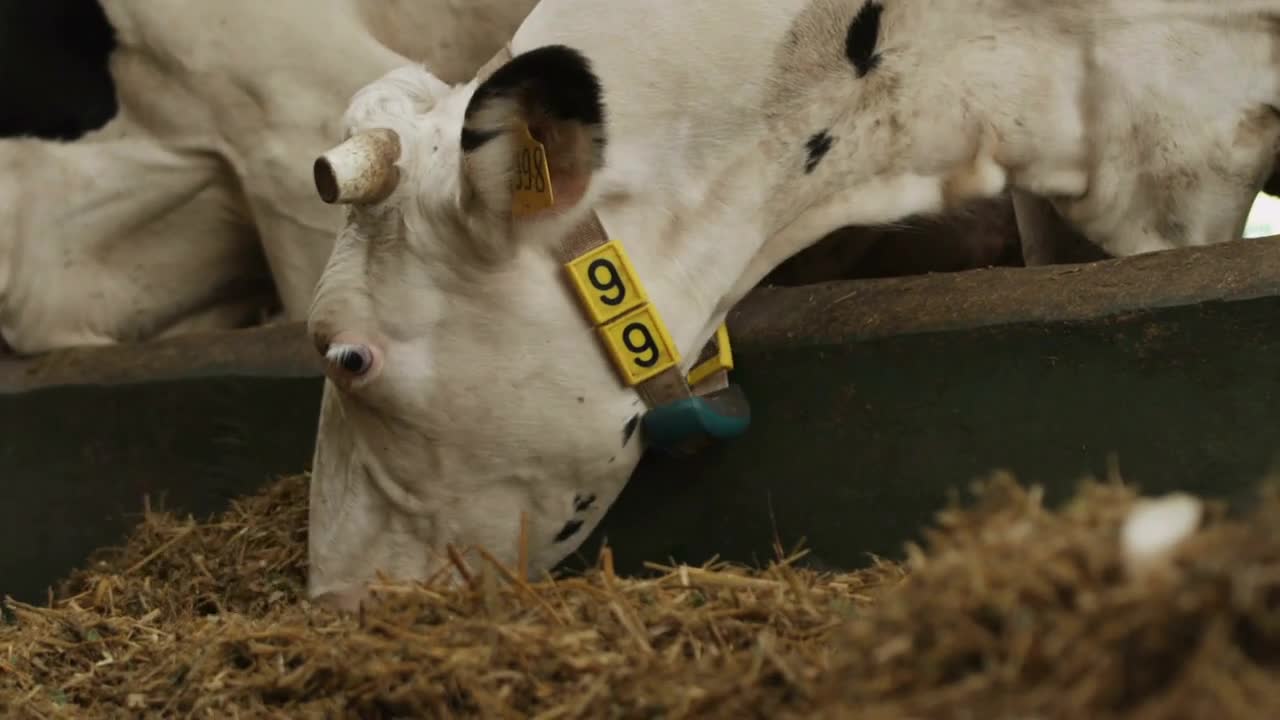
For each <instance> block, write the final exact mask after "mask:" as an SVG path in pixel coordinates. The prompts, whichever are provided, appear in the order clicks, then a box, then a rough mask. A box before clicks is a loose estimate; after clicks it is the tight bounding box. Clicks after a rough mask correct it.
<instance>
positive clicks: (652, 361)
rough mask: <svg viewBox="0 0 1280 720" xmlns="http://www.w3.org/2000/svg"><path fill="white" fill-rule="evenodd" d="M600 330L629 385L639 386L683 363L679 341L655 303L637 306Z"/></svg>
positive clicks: (606, 345)
mask: <svg viewBox="0 0 1280 720" xmlns="http://www.w3.org/2000/svg"><path fill="white" fill-rule="evenodd" d="M599 332H600V336H601V337H602V338H603V339H604V345H605V348H606V349H608V351H609V355H610V356H612V357H613V363H614V365H615V366H616V367H617V368H618V372H619V373H620V374H621V375H622V381H623V382H625V383H626V384H627V385H631V386H634V385H638V384H640V383H642V382H644V381H645V380H648V379H649V378H651V377H653V376H654V375H657V374H658V373H660V372H662V371H663V370H666V369H667V368H669V367H671V366H673V365H675V364H676V363H678V362H680V354H679V352H678V351H677V350H676V344H675V343H674V342H672V341H671V337H670V336H669V335H668V334H667V328H666V326H665V325H663V324H662V319H661V318H660V317H658V314H657V313H656V312H654V310H653V306H652V305H648V304H646V305H644V306H642V307H638V308H636V309H635V310H633V311H631V312H629V313H627V314H626V315H623V316H622V317H620V318H617V319H616V320H613V321H612V322H610V323H609V324H607V325H605V326H604V327H601V328H600V329H599Z"/></svg>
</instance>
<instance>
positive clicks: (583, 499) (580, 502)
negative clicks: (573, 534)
mask: <svg viewBox="0 0 1280 720" xmlns="http://www.w3.org/2000/svg"><path fill="white" fill-rule="evenodd" d="M595 504H596V496H595V495H585V496H584V495H574V496H573V511H574V512H586V511H587V510H590V509H591V506H592V505H595Z"/></svg>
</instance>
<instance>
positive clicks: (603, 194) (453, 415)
mask: <svg viewBox="0 0 1280 720" xmlns="http://www.w3.org/2000/svg"><path fill="white" fill-rule="evenodd" d="M1242 6H1243V4H1232V3H1222V2H1220V0H1159V1H1154V2H1144V1H1143V0H1060V1H1059V2H1056V3H1042V2H1027V0H973V1H971V2H966V3H962V4H951V3H944V4H939V3H938V2H936V0H885V1H884V2H883V3H881V2H877V1H875V0H872V1H870V2H868V1H867V0H813V1H809V0H706V1H705V2H696V3H694V2H685V0H652V1H651V2H647V3H635V2H622V1H621V0H543V2H541V3H540V4H539V5H538V6H537V7H536V8H535V9H534V10H533V11H532V12H531V13H530V15H529V16H528V18H527V19H526V20H525V22H524V23H523V24H522V25H521V26H520V29H519V30H518V31H517V32H516V33H515V35H514V37H513V39H512V40H511V43H510V52H511V54H512V55H513V56H514V57H513V59H510V60H509V61H507V60H506V59H505V57H502V56H499V57H497V58H495V61H494V63H493V64H492V68H490V69H493V68H496V71H495V72H493V73H492V75H488V74H487V72H486V73H484V74H482V77H480V78H478V79H476V80H473V81H470V82H465V83H457V84H450V83H448V82H445V81H442V80H440V79H439V78H437V77H436V76H434V75H433V74H432V73H430V72H429V71H427V70H426V69H424V68H422V67H420V66H413V65H410V66H405V67H402V68H398V69H396V70H394V71H392V72H390V73H388V74H387V75H386V76H385V77H383V78H382V79H380V80H378V81H377V82H374V83H371V84H370V85H369V86H367V87H365V88H364V89H362V90H361V91H360V92H359V93H358V94H357V95H356V96H355V97H354V98H353V100H352V102H351V104H350V106H349V108H348V110H347V112H346V114H345V116H344V118H343V123H344V127H345V128H346V133H347V134H348V136H349V139H348V140H346V141H345V142H344V143H343V144H342V145H340V146H338V147H335V148H334V149H332V150H331V151H330V152H328V153H326V154H325V155H324V156H323V157H322V158H320V159H319V160H318V161H317V174H316V177H317V189H318V191H319V193H320V195H321V196H322V197H323V198H325V199H326V200H329V201H334V202H338V203H344V204H346V205H347V213H348V214H347V219H346V224H345V226H344V227H343V229H342V231H341V232H340V233H339V235H338V238H337V243H336V245H335V249H334V252H333V255H332V256H331V258H330V260H329V263H328V265H327V267H326V268H325V270H324V274H323V276H322V278H321V281H320V283H319V285H318V287H317V291H316V297H315V300H314V303H313V305H312V307H311V310H310V315H309V321H308V322H309V328H310V332H311V333H312V335H313V337H314V340H315V343H316V346H317V349H318V350H319V351H320V352H321V353H323V354H324V356H325V357H326V358H327V359H328V360H329V371H328V372H329V377H328V381H327V382H326V384H325V390H324V397H323V404H322V411H321V418H320V425H319V432H318V435H317V449H316V454H315V458H314V466H313V475H312V485H311V508H310V512H311V520H310V540H309V542H310V579H309V582H310V592H311V593H312V595H313V596H316V597H318V598H320V599H322V600H323V601H325V602H332V603H335V604H337V605H339V606H342V607H351V606H352V605H354V604H355V603H356V602H358V601H359V600H360V599H361V598H362V597H363V596H364V593H365V589H364V581H366V580H367V579H369V578H370V577H372V576H373V574H374V573H375V572H376V571H382V572H384V573H386V574H387V575H389V576H392V577H402V578H423V577H428V576H431V575H433V574H434V573H436V572H437V571H438V570H440V569H441V568H447V561H446V558H445V555H446V553H445V552H444V550H445V549H446V548H447V547H448V546H450V545H452V546H455V547H456V548H457V549H459V550H466V549H467V548H469V547H474V546H483V547H485V548H487V549H488V550H489V551H490V552H492V553H493V554H494V555H495V556H496V557H497V558H498V559H500V560H501V561H503V562H506V563H510V564H512V565H514V564H515V562H516V560H517V552H518V540H517V538H518V536H519V535H520V531H519V528H520V527H521V516H522V515H524V517H525V518H526V519H527V525H526V529H527V538H528V545H527V548H528V568H529V570H530V571H531V572H533V573H540V572H541V571H544V570H546V569H548V568H551V567H552V566H553V565H554V564H555V563H557V562H558V561H559V560H561V559H562V558H563V557H565V555H566V554H567V553H569V552H571V551H572V550H574V549H575V548H576V547H577V546H578V544H579V543H581V542H582V540H583V539H584V537H585V536H586V535H587V534H588V533H589V532H590V531H591V530H592V529H593V528H594V526H595V525H596V524H597V522H598V521H599V520H600V518H601V516H602V515H603V514H604V513H605V511H606V509H607V508H608V507H609V506H610V504H611V503H612V502H613V500H614V498H615V497H616V496H617V494H618V492H619V491H620V490H621V489H622V487H623V485H624V483H626V482H627V479H628V477H629V475H630V474H631V472H632V470H633V468H634V467H635V465H636V462H637V461H638V460H639V458H640V456H641V451H642V448H643V447H645V446H646V443H647V440H646V437H645V436H643V433H637V432H636V428H637V426H640V425H642V423H641V422H640V418H641V416H642V415H643V414H644V413H646V412H651V410H650V409H649V407H650V406H652V407H658V408H668V407H670V406H669V405H666V404H664V403H665V402H666V401H669V400H672V399H676V398H681V397H685V396H687V394H688V388H687V386H683V385H682V383H681V382H680V380H681V378H680V372H681V371H687V370H688V369H689V368H690V366H691V365H692V363H693V361H694V357H695V355H696V351H697V349H698V348H701V347H702V346H703V344H704V343H705V342H707V341H708V339H709V338H711V336H712V335H713V333H714V332H715V330H716V328H717V327H718V326H719V325H720V324H721V322H722V321H723V319H724V317H725V315H726V313H727V312H728V311H729V310H730V308H732V307H733V306H734V304H735V303H736V302H737V301H738V300H739V299H740V298H742V297H743V295H744V294H745V293H746V292H747V291H748V290H749V289H751V288H752V287H753V286H754V285H755V284H756V283H757V282H758V281H759V280H760V279H761V278H762V277H763V276H764V275H765V274H766V273H767V272H769V271H770V269H772V268H774V267H775V266H777V265H778V263H779V262H781V261H782V260H783V259H785V258H787V257H789V256H791V255H793V254H794V253H796V252H797V251H798V250H800V249H802V248H804V247H805V246H807V245H808V244H810V243H812V242H814V241H815V240H817V239H818V238H820V237H822V236H823V235H825V234H826V233H828V232H830V231H832V230H834V229H836V228H838V227H841V226H844V225H848V224H858V225H871V224H876V223H884V222H891V221H894V220H897V219H899V218H903V217H906V216H908V215H911V214H915V213H932V212H939V211H942V210H944V209H946V208H949V207H953V206H956V205H957V204H959V203H962V202H965V201H966V200H969V199H974V198H984V197H993V196H995V195H997V194H998V193H1000V192H1002V191H1004V190H1006V188H1015V189H1018V190H1019V191H1023V192H1026V193H1028V194H1030V195H1032V196H1033V197H1036V198H1049V199H1051V200H1052V201H1053V202H1054V203H1055V204H1057V206H1058V207H1060V208H1061V209H1062V211H1063V213H1064V214H1065V215H1066V216H1067V217H1068V218H1070V220H1071V221H1072V222H1074V223H1075V226H1076V227H1078V228H1079V229H1080V231H1081V232H1082V233H1083V234H1084V235H1085V236H1087V237H1089V238H1090V239H1091V240H1092V241H1094V242H1095V243H1097V244H1098V245H1099V246H1101V247H1103V248H1104V249H1106V250H1107V251H1109V252H1111V253H1112V254H1116V255H1126V254H1131V253H1136V252H1143V251H1150V250H1156V249H1160V248H1169V247H1174V246H1182V245H1192V244H1203V243H1209V242H1216V241H1220V240H1226V239H1233V238H1238V237H1240V231H1241V228H1242V225H1243V222H1244V218H1245V215H1246V213H1247V212H1248V210H1249V207H1250V203H1251V202H1252V200H1253V198H1254V197H1255V195H1256V193H1257V192H1258V190H1259V189H1260V187H1261V185H1262V182H1263V180H1264V178H1266V176H1267V175H1268V173H1269V171H1270V169H1271V165H1272V158H1273V157H1274V155H1275V152H1276V149H1277V138H1278V137H1280V116H1278V115H1277V113H1276V110H1275V107H1276V104H1277V102H1280V86H1277V78H1278V76H1280V72H1278V68H1277V55H1276V53H1277V43H1278V42H1280V39H1278V32H1280V31H1278V30H1277V28H1278V27H1280V25H1278V24H1277V23H1276V19H1277V17H1280V13H1277V12H1276V7H1275V4H1274V3H1265V4H1255V5H1253V6H1252V7H1254V8H1262V9H1265V10H1266V15H1265V16H1264V15H1255V14H1251V13H1250V12H1247V11H1245V10H1242V9H1240V8H1241V7H1242ZM526 130H527V132H528V133H529V134H530V135H531V136H532V137H533V138H535V139H536V140H538V141H540V143H541V146H538V145H537V144H530V143H528V142H527V140H522V139H521V138H522V137H523V133H524V132H525V131H526ZM539 153H542V154H544V155H545V157H546V159H547V163H548V165H549V175H550V182H551V187H552V191H553V197H552V198H547V197H546V196H545V195H539V194H538V189H539V188H540V187H542V188H544V189H545V181H546V179H547V178H546V177H545V176H543V175H542V174H541V173H540V172H539V166H538V164H537V163H536V160H535V161H534V162H532V163H531V159H533V158H536V157H537V156H538V154H539ZM513 183H514V184H515V185H514V186H513ZM539 183H543V184H542V185H540V184H539ZM517 187H518V189H519V191H520V194H519V195H518V196H517V195H516V189H517ZM516 200H519V206H518V207H517V205H516V203H515V201H516ZM540 200H541V201H545V202H548V203H549V205H550V206H549V207H548V208H544V209H540V210H539V207H540V206H538V205H537V202H538V201H540ZM526 203H532V204H526ZM517 210H519V212H517ZM529 212H532V214H528V213H529ZM597 223H598V224H597ZM606 238H612V239H616V240H618V241H620V242H621V243H622V245H623V247H624V248H625V251H626V253H627V254H628V255H629V258H630V263H631V266H632V267H633V268H634V271H635V275H636V276H637V278H638V279H639V281H640V282H641V283H642V284H643V286H644V288H645V289H646V290H647V293H648V298H649V300H650V303H651V304H650V305H649V306H648V307H650V308H653V309H656V311H657V312H658V313H659V314H660V316H661V318H662V319H663V320H664V321H665V326H666V328H667V329H668V331H669V336H670V339H671V341H672V343H673V344H674V346H675V348H676V349H677V350H678V352H679V353H680V355H681V356H682V358H683V360H682V362H681V363H680V364H679V366H678V367H679V371H676V372H675V373H674V375H666V376H665V378H666V379H665V382H667V385H666V386H665V387H664V388H656V389H655V388H654V387H653V386H650V385H642V386H639V388H634V387H631V386H629V385H627V384H626V383H624V382H622V381H621V380H620V376H619V372H620V370H619V369H618V368H616V367H615V366H613V365H612V364H611V358H612V357H613V356H611V355H608V354H606V353H605V352H604V351H603V350H602V345H603V342H602V341H601V340H600V336H599V335H598V334H597V332H596V331H595V330H594V328H593V325H594V324H596V320H598V319H600V318H599V317H597V316H594V315H588V314H587V313H586V312H585V311H584V309H583V306H582V304H580V302H587V300H586V299H582V300H581V301H580V296H579V295H578V294H577V291H576V290H575V289H574V286H573V285H571V284H570V283H568V282H567V281H566V270H565V268H564V267H563V264H564V263H565V262H567V261H569V260H571V259H573V258H585V259H583V260H581V263H584V264H580V265H579V268H580V270H581V269H583V268H585V269H586V271H588V275H586V276H584V277H586V278H587V280H584V281H583V282H584V283H585V282H588V281H589V282H591V283H594V284H595V286H596V287H595V290H591V289H590V288H589V287H587V289H586V291H584V294H583V295H582V296H581V297H582V298H596V299H595V300H592V301H591V302H595V303H597V305H598V304H599V303H602V302H604V303H607V302H609V301H610V300H617V301H618V302H621V303H623V304H624V305H625V300H624V299H623V298H629V297H632V296H634V292H633V293H632V294H630V295H627V294H625V293H624V291H623V290H622V289H620V288H619V283H618V281H617V278H618V271H617V270H616V268H618V267H619V266H621V265H622V264H623V263H622V261H620V260H618V259H616V258H615V259H614V261H613V262H612V264H611V265H601V266H599V267H596V268H594V269H592V268H593V267H594V265H585V263H587V262H588V261H589V260H591V259H592V258H595V257H596V256H595V255H583V250H584V249H588V248H597V247H598V245H599V243H600V242H603V241H604V240H605V239H606ZM606 247H609V246H606ZM592 252H603V251H600V250H593V251H592ZM597 259H598V258H597ZM593 262H594V261H593ZM590 273H595V274H594V275H592V274H590ZM583 287H586V285H583ZM632 289H633V290H634V287H632ZM642 307H643V306H642ZM609 327H610V328H611V330H610V332H614V338H615V339H614V341H613V347H615V348H618V352H619V353H620V357H621V358H622V367H624V368H628V369H629V370H628V372H634V371H636V367H633V364H634V365H636V366H638V365H640V364H643V363H645V362H648V361H650V360H652V359H653V358H654V356H655V353H654V351H653V349H654V344H653V343H650V342H649V341H648V339H647V338H646V337H645V334H644V332H642V331H639V330H636V332H635V333H634V334H628V333H630V332H631V331H632V330H635V327H634V325H633V324H631V321H630V319H629V316H628V318H624V320H621V321H617V322H616V323H615V324H612V325H610V326H609ZM649 336H650V337H654V336H658V337H660V336H661V333H658V332H650V333H649ZM627 342H629V343H630V345H631V348H630V350H622V349H620V348H622V347H623V346H624V345H626V344H627ZM627 353H630V355H628V354H627Z"/></svg>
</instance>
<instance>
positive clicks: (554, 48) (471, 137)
mask: <svg viewBox="0 0 1280 720" xmlns="http://www.w3.org/2000/svg"><path fill="white" fill-rule="evenodd" d="M495 100H515V101H516V103H517V104H518V105H519V106H520V108H521V110H522V111H523V113H524V115H525V116H526V117H544V118H547V119H549V120H551V121H555V122H574V123H578V124H580V125H585V126H600V125H603V124H604V91H603V89H602V88H601V86H600V80H599V78H597V77H596V74H595V72H594V71H593V70H592V69H591V62H590V61H589V60H587V58H586V56H585V55H583V54H582V53H580V52H578V51H577V50H574V49H573V48H570V47H568V46H565V45H546V46H543V47H540V48H535V49H533V50H530V51H529V52H526V53H521V54H520V55H517V56H516V57H514V58H512V59H511V61H510V62H508V63H507V64H506V65H503V66H502V67H500V68H498V69H497V70H496V71H495V72H494V73H493V74H492V75H490V76H489V79H487V80H485V81H484V82H483V83H481V85H480V87H478V88H476V91H475V93H474V94H473V95H472V96H471V100H470V101H469V102H468V103H467V110H466V112H465V113H464V114H463V125H464V127H463V130H462V149H463V150H464V151H466V152H471V151H472V150H475V149H476V148H478V147H480V146H481V145H484V144H485V143H486V142H488V141H489V140H491V139H493V138H494V137H497V135H498V132H499V131H493V132H485V131H479V130H476V129H475V128H469V127H467V126H468V125H470V123H471V121H472V120H473V118H474V117H475V115H476V113H478V112H480V111H481V110H483V109H484V107H485V106H486V105H488V104H489V103H491V102H493V101H495ZM593 139H594V140H596V142H597V143H598V144H600V145H603V143H604V135H603V133H596V135H595V138H593ZM596 151H597V157H603V152H602V151H603V147H597V148H596Z"/></svg>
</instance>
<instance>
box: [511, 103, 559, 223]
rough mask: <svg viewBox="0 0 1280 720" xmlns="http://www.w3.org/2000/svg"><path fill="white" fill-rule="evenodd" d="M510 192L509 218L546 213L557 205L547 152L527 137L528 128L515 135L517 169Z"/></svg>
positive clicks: (538, 143) (521, 128) (523, 126)
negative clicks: (541, 211)
mask: <svg viewBox="0 0 1280 720" xmlns="http://www.w3.org/2000/svg"><path fill="white" fill-rule="evenodd" d="M511 192H512V196H511V214H512V215H514V216H517V217H519V216H521V215H529V214H532V213H536V212H538V211H539V210H545V209H547V208H549V207H551V206H552V205H555V203H556V197H555V193H554V192H553V191H552V189H551V168H550V167H549V166H548V165H547V151H546V148H544V147H542V143H540V142H538V141H537V140H535V139H534V138H533V135H531V134H530V133H529V126H528V125H521V126H520V130H519V131H518V132H517V133H516V167H515V177H514V178H513V180H512V183H511Z"/></svg>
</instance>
